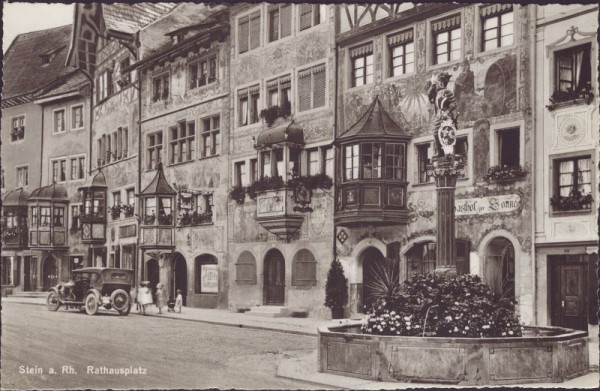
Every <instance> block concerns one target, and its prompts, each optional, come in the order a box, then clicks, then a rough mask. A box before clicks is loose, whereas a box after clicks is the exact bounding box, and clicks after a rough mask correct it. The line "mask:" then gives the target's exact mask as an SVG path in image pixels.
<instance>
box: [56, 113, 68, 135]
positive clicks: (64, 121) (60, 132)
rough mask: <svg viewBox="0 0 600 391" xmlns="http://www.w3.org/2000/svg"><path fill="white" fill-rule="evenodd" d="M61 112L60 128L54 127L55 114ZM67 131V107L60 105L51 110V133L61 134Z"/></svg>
mask: <svg viewBox="0 0 600 391" xmlns="http://www.w3.org/2000/svg"><path fill="white" fill-rule="evenodd" d="M60 112H62V117H63V118H62V126H63V127H62V129H60V130H58V129H57V128H56V115H57V114H58V113H60ZM66 132H67V109H66V108H65V107H60V108H56V109H53V110H52V134H63V133H66Z"/></svg>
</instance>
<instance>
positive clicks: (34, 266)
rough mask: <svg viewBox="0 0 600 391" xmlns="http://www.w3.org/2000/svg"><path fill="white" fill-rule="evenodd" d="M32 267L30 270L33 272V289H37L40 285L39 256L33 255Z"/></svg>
mask: <svg viewBox="0 0 600 391" xmlns="http://www.w3.org/2000/svg"><path fill="white" fill-rule="evenodd" d="M30 265H31V267H30V268H29V272H30V273H31V291H32V292H35V291H37V286H38V259H37V257H31V263H30Z"/></svg>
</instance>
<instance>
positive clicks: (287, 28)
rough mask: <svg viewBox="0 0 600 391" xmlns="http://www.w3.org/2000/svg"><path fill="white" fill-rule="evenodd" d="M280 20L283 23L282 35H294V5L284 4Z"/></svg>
mask: <svg viewBox="0 0 600 391" xmlns="http://www.w3.org/2000/svg"><path fill="white" fill-rule="evenodd" d="M279 22H280V23H281V37H280V38H283V37H289V36H290V35H292V5H291V4H285V5H284V4H282V5H281V8H280V11H279Z"/></svg>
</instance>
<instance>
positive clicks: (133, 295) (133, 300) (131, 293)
mask: <svg viewBox="0 0 600 391" xmlns="http://www.w3.org/2000/svg"><path fill="white" fill-rule="evenodd" d="M137 293H138V287H137V286H132V287H131V291H129V296H131V308H133V306H134V305H135V310H136V311H137V312H140V305H139V303H138V301H137Z"/></svg>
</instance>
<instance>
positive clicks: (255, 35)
mask: <svg viewBox="0 0 600 391" xmlns="http://www.w3.org/2000/svg"><path fill="white" fill-rule="evenodd" d="M259 46H260V12H257V13H255V14H252V15H250V50H252V49H256V48H257V47H259Z"/></svg>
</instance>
